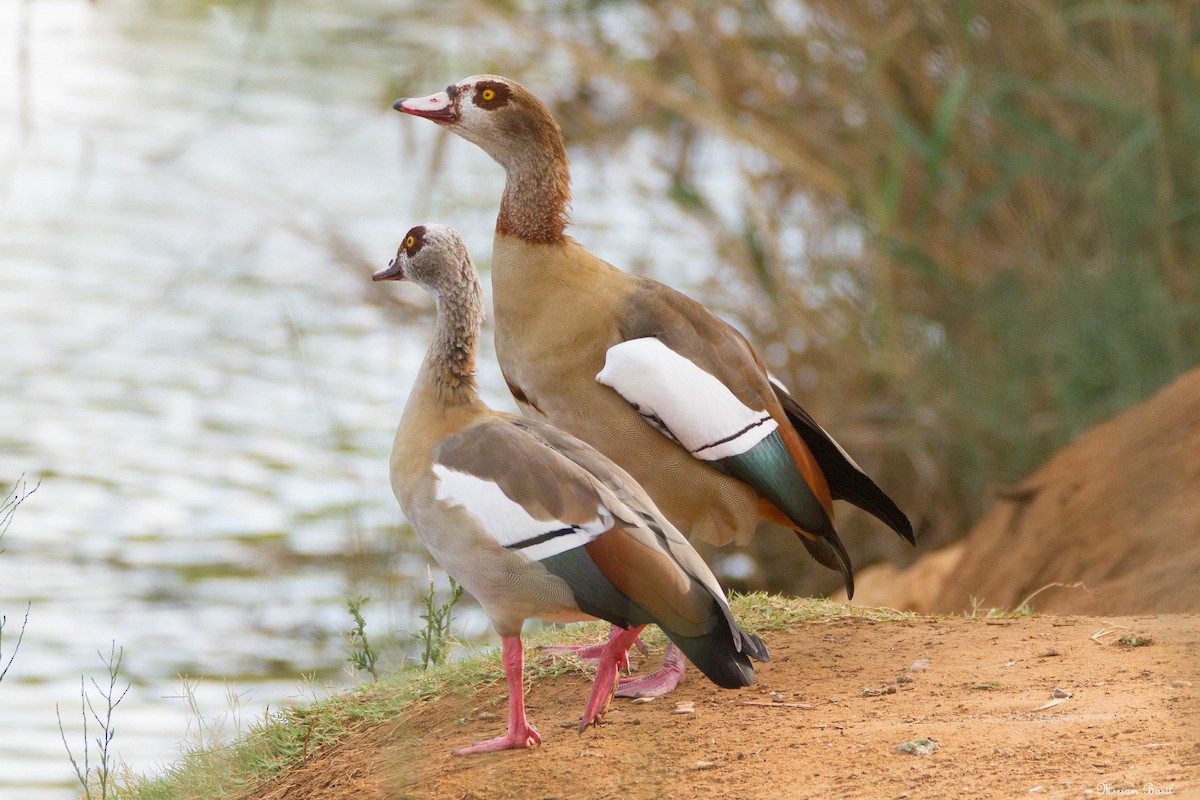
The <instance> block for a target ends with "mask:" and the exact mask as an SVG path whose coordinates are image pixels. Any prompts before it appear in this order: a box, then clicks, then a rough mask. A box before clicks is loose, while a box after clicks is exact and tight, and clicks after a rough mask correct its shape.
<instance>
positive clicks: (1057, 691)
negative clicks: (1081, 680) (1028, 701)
mask: <svg viewBox="0 0 1200 800" xmlns="http://www.w3.org/2000/svg"><path fill="white" fill-rule="evenodd" d="M1050 696H1051V697H1071V693H1070V692H1068V691H1067V690H1066V689H1055V690H1054V692H1053V693H1051V695H1050Z"/></svg>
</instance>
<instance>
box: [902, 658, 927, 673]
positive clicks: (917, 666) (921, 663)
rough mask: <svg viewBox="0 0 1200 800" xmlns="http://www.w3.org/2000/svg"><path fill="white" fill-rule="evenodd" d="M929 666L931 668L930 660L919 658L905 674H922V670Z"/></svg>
mask: <svg viewBox="0 0 1200 800" xmlns="http://www.w3.org/2000/svg"><path fill="white" fill-rule="evenodd" d="M928 666H929V659H928V658H918V659H917V660H916V661H914V662H912V663H911V664H909V665H908V669H907V670H905V672H920V671H921V670H923V669H925V668H926V667H928Z"/></svg>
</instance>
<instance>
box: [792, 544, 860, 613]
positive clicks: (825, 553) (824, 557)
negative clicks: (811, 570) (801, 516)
mask: <svg viewBox="0 0 1200 800" xmlns="http://www.w3.org/2000/svg"><path fill="white" fill-rule="evenodd" d="M796 536H798V537H800V541H801V543H803V544H804V548H805V549H806V550H808V554H809V555H810V556H812V557H813V558H814V559H816V562H817V563H818V564H820V565H821V566H823V567H828V568H829V569H832V570H837V571H838V572H840V573H841V574H842V582H843V583H845V584H846V599H847V600H851V599H853V598H854V567H853V566H852V565H851V564H850V555H849V553H847V552H846V548H845V547H844V546H843V545H842V540H841V539H839V538H838V536H837V534H836V533H835V534H834V535H833V536H832V537H829V538H825V537H820V538H817V539H809V538H808V537H807V536H804V535H803V534H801V533H797V534H796Z"/></svg>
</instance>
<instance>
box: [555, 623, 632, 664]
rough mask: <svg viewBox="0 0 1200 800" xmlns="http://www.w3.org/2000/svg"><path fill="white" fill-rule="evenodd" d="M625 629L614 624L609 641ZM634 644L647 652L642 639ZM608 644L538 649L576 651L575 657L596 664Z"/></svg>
mask: <svg viewBox="0 0 1200 800" xmlns="http://www.w3.org/2000/svg"><path fill="white" fill-rule="evenodd" d="M624 630H625V629H624V628H619V627H617V626H616V625H613V626H612V628H610V629H609V631H608V641H609V642H611V641H612V640H613V639H615V638H616V637H617V636H619V635H620V634H621V633H622V632H623V631H624ZM634 644H635V645H637V649H638V651H639V652H640V653H641V654H642V655H645V654H646V645H644V644H642V640H641V639H638V640H637V641H635V642H634ZM607 646H608V642H605V643H604V644H593V645H586V646H585V645H577V644H555V645H549V646H546V647H540V648H538V649H539V650H541V651H542V652H543V653H550V654H551V655H554V654H556V653H574V654H575V657H576V658H578V659H579V660H580V661H582V662H584V663H585V664H595V663H597V662H599V661H600V658H601V656H603V655H604V648H605V647H607Z"/></svg>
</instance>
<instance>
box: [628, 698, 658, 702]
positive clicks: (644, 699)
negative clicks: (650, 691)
mask: <svg viewBox="0 0 1200 800" xmlns="http://www.w3.org/2000/svg"><path fill="white" fill-rule="evenodd" d="M633 702H634V703H653V702H654V698H653V697H635V698H633Z"/></svg>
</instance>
